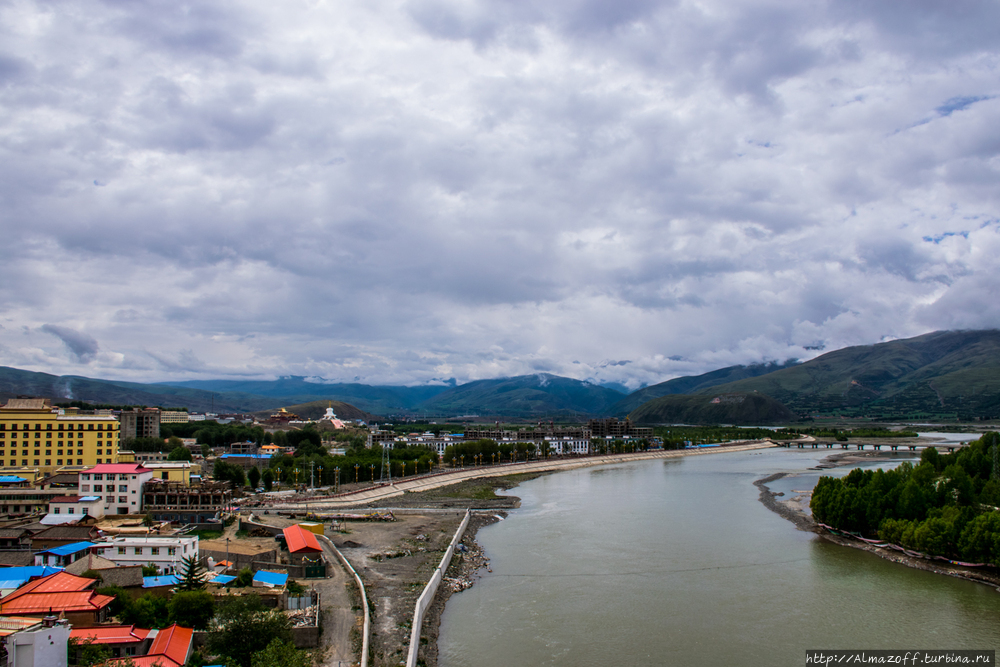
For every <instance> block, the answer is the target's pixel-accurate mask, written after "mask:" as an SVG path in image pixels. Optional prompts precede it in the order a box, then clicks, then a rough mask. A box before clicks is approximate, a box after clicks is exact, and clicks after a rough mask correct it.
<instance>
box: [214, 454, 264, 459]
mask: <svg viewBox="0 0 1000 667" xmlns="http://www.w3.org/2000/svg"><path fill="white" fill-rule="evenodd" d="M219 458H220V459H229V458H233V459H269V458H271V455H270V454H223V455H222V456H220V457H219Z"/></svg>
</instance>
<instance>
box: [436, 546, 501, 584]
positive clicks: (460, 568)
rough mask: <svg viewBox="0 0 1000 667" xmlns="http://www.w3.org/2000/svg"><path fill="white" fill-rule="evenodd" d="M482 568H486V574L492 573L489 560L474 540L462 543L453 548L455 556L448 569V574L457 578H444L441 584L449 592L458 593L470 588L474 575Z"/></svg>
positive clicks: (473, 581)
mask: <svg viewBox="0 0 1000 667" xmlns="http://www.w3.org/2000/svg"><path fill="white" fill-rule="evenodd" d="M483 568H486V571H487V572H492V571H493V570H491V569H490V559H489V558H487V557H486V553H485V552H484V551H483V549H482V547H480V546H479V544H478V543H476V541H475V540H474V539H473V540H469V543H468V544H467V543H466V542H462V543H460V544H459V545H458V546H457V547H455V555H454V557H453V558H452V559H451V566H450V567H449V568H448V572H449V573H452V574H455V575H457V576H450V577H449V576H446V577H444V578H443V579H442V583H444V585H445V586H448V588H449V589H451V592H453V593H459V592H461V591H464V590H465V589H467V588H472V585H473V584H474V583H475V578H476V575H477V574H478V572H479V570H481V569H483Z"/></svg>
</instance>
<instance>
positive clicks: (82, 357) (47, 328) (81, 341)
mask: <svg viewBox="0 0 1000 667" xmlns="http://www.w3.org/2000/svg"><path fill="white" fill-rule="evenodd" d="M41 329H42V331H44V332H45V333H49V334H52V335H53V336H55V337H56V338H58V339H59V340H61V341H62V342H63V343H65V344H66V347H67V348H69V351H70V352H71V353H72V354H73V356H74V357H76V360H77V361H80V362H83V363H89V362H91V361H93V360H94V359H95V358H96V357H97V352H98V351H99V350H100V346H99V345H98V344H97V341H96V340H94V339H93V338H92V337H90V336H88V335H87V334H85V333H83V332H81V331H76V330H75V329H70V328H69V327H61V326H58V325H55V324H44V325H42V327H41Z"/></svg>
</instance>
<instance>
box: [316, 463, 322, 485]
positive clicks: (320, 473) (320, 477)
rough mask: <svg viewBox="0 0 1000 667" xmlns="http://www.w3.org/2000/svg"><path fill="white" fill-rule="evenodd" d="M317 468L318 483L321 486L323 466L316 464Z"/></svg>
mask: <svg viewBox="0 0 1000 667" xmlns="http://www.w3.org/2000/svg"><path fill="white" fill-rule="evenodd" d="M316 467H317V468H319V485H320V486H323V466H316Z"/></svg>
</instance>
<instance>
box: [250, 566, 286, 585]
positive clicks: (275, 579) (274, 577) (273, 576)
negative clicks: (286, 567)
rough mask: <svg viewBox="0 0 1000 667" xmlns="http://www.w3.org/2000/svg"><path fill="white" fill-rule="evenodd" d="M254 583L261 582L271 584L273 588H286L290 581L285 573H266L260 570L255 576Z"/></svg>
mask: <svg viewBox="0 0 1000 667" xmlns="http://www.w3.org/2000/svg"><path fill="white" fill-rule="evenodd" d="M253 580H254V581H259V582H261V583H262V584H270V585H271V586H284V585H285V582H287V581H288V574H287V573H285V572H264V571H263V570H259V571H258V572H257V573H256V574H255V575H253Z"/></svg>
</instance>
